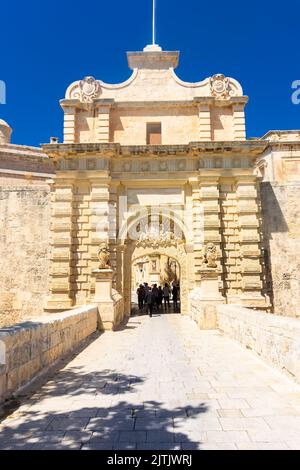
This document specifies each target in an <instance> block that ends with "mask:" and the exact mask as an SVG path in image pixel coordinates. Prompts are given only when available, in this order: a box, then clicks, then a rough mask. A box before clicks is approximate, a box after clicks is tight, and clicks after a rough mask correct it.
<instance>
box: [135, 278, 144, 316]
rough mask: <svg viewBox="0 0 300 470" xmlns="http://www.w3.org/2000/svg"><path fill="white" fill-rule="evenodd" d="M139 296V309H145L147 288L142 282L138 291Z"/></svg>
mask: <svg viewBox="0 0 300 470" xmlns="http://www.w3.org/2000/svg"><path fill="white" fill-rule="evenodd" d="M136 293H137V296H138V303H139V311H140V312H142V311H143V307H144V301H145V289H144V286H143V285H142V284H140V285H139V287H138V290H137V291H136Z"/></svg>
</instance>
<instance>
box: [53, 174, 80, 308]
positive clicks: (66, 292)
mask: <svg viewBox="0 0 300 470" xmlns="http://www.w3.org/2000/svg"><path fill="white" fill-rule="evenodd" d="M73 196H74V182H73V180H64V181H63V182H59V181H58V182H57V183H55V185H54V187H53V194H52V223H51V245H52V246H51V258H50V286H49V288H50V292H51V297H50V299H49V301H48V303H47V306H46V310H54V311H56V310H67V309H68V308H70V307H72V306H73V303H74V302H73V296H72V271H71V269H72V268H71V260H72V237H71V233H72V215H73V207H72V204H73Z"/></svg>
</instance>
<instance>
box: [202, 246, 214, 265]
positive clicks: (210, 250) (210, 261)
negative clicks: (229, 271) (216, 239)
mask: <svg viewBox="0 0 300 470" xmlns="http://www.w3.org/2000/svg"><path fill="white" fill-rule="evenodd" d="M204 264H205V266H206V267H207V268H216V267H217V247H216V245H214V244H213V243H208V244H207V245H206V246H205V248H204Z"/></svg>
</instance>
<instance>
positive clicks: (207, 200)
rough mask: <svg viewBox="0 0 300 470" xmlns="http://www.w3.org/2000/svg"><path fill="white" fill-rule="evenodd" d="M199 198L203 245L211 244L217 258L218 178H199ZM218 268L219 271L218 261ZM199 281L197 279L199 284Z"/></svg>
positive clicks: (219, 241) (219, 238)
mask: <svg viewBox="0 0 300 470" xmlns="http://www.w3.org/2000/svg"><path fill="white" fill-rule="evenodd" d="M199 189H200V192H199V197H200V203H201V205H202V211H203V214H202V217H203V243H204V245H206V244H207V243H213V244H214V245H215V246H216V247H217V253H218V258H220V256H221V247H220V244H221V235H220V202H219V197H220V195H219V178H218V177H217V176H204V175H203V176H201V177H200V181H199ZM218 268H219V269H221V265H220V262H219V261H218ZM200 280H201V279H200V278H199V279H197V277H196V283H197V284H199V281H200Z"/></svg>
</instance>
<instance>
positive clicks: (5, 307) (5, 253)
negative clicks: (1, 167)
mask: <svg viewBox="0 0 300 470" xmlns="http://www.w3.org/2000/svg"><path fill="white" fill-rule="evenodd" d="M49 235H50V186H49V184H47V183H46V182H45V179H44V180H42V179H41V180H40V181H38V180H36V181H34V182H30V180H28V179H26V178H25V177H19V178H18V177H13V179H11V178H10V177H7V176H4V175H3V176H1V175H0V258H1V269H0V286H1V291H0V326H4V325H11V324H13V323H16V322H18V321H20V320H21V319H24V318H28V317H33V316H34V315H40V314H41V313H42V311H43V307H44V306H45V303H46V297H47V293H48V258H49V246H50V243H49Z"/></svg>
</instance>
